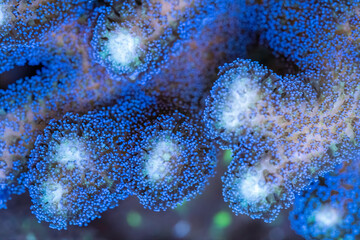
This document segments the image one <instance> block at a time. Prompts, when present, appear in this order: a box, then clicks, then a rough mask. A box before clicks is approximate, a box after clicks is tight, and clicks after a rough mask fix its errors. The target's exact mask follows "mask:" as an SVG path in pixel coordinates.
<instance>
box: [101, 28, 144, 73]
mask: <svg viewBox="0 0 360 240" xmlns="http://www.w3.org/2000/svg"><path fill="white" fill-rule="evenodd" d="M139 47H140V39H139V38H138V37H134V36H132V35H131V34H130V33H129V32H128V31H126V30H121V31H116V32H112V33H111V34H110V36H109V41H108V44H107V48H108V51H109V54H110V57H111V59H112V60H113V61H114V62H116V63H117V64H120V65H123V66H126V65H129V64H131V63H132V62H134V61H136V60H137V59H138V53H137V52H138V49H139Z"/></svg>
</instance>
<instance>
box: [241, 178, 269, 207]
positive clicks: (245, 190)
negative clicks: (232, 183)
mask: <svg viewBox="0 0 360 240" xmlns="http://www.w3.org/2000/svg"><path fill="white" fill-rule="evenodd" d="M260 174H261V173H260V172H259V173H258V175H252V174H249V173H248V174H246V175H245V177H244V178H243V179H242V180H241V181H240V183H239V190H240V194H241V196H242V198H244V199H245V200H247V201H249V202H260V201H262V200H264V199H265V198H266V196H267V195H268V194H269V191H271V187H270V185H269V184H267V183H265V181H264V180H263V179H262V177H261V175H260Z"/></svg>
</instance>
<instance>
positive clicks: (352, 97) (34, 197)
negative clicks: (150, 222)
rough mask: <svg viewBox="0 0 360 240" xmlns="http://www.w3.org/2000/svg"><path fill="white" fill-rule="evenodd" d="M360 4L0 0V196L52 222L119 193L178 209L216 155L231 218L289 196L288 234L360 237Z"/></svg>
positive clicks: (82, 220)
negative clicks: (23, 198)
mask: <svg viewBox="0 0 360 240" xmlns="http://www.w3.org/2000/svg"><path fill="white" fill-rule="evenodd" d="M359 6H360V5H359V2H358V1H338V0H321V1H318V0H309V1H301V0H286V1H275V0H263V1H257V0H237V1H232V0H210V1H204V0H136V1H132V0H102V1H100V0H91V1H84V0H76V1H68V0H64V1H55V0H36V1H35V0H34V1H33V0H29V1H23V0H4V1H0V47H1V48H0V62H1V64H0V81H1V84H0V208H1V209H5V208H7V205H8V203H9V200H10V199H11V198H12V196H14V195H20V194H23V193H25V192H28V193H29V194H30V198H31V201H32V206H31V210H32V213H33V214H34V215H35V216H36V218H37V219H38V220H39V221H43V222H46V223H48V224H50V227H51V228H55V229H59V230H61V229H68V228H71V227H72V226H73V225H75V226H86V225H88V224H89V223H90V222H91V221H93V220H94V219H97V218H100V217H101V216H103V214H104V212H106V211H108V210H109V209H113V208H115V207H117V206H118V205H120V203H122V202H126V201H132V200H131V197H129V196H134V197H135V199H136V198H137V199H138V200H139V202H140V204H141V205H142V206H143V207H144V208H145V209H149V210H153V211H166V210H168V209H174V208H177V207H178V206H181V205H183V204H184V203H185V202H187V201H190V200H193V199H194V198H196V197H197V196H199V195H201V194H202V193H203V192H204V191H205V189H206V186H207V185H208V183H209V182H210V179H211V177H213V176H214V175H215V172H216V168H217V166H218V165H220V167H221V164H217V163H218V159H217V158H218V157H219V156H220V155H221V153H222V152H223V151H227V152H228V153H231V156H232V158H231V162H229V164H228V166H227V170H224V171H222V170H220V171H219V174H221V175H223V177H222V178H221V181H219V180H218V178H215V179H214V181H217V182H220V184H222V194H223V197H224V201H225V202H226V203H228V205H229V206H230V208H231V210H232V211H233V212H234V213H235V214H236V215H238V214H245V215H248V216H249V217H251V218H255V219H262V220H263V221H265V222H272V221H273V220H275V219H276V218H277V216H278V215H279V214H281V213H282V210H283V209H287V208H290V207H291V206H292V205H293V203H294V202H295V206H296V208H294V210H293V212H292V213H291V214H290V219H291V222H292V226H293V228H294V229H295V231H296V232H297V233H299V234H300V235H302V236H304V237H306V238H309V239H312V238H325V239H356V238H358V237H359V236H358V235H359V234H358V231H357V230H356V227H357V226H358V219H357V215H356V214H357V212H358V204H357V198H358V197H357V193H356V191H355V190H356V189H357V185H356V183H357V180H356V179H357V177H358V175H357V170H358V163H357V157H358V153H357V151H358V146H359V141H360V137H359V136H360V131H359V130H360V121H359V118H358V112H359V100H360V88H359V86H358V85H359V79H360V69H359V67H358V65H359V54H358V52H359V36H360V34H359V29H360V28H359V22H360V21H359V20H360V19H359V14H358V13H359ZM12 75H16V76H15V77H12ZM339 166H341V167H339ZM353 169H355V170H353ZM334 170H335V172H331V171H334ZM224 172H225V173H224ZM330 172H331V173H330ZM208 188H210V189H216V188H213V186H212V185H210V186H209V187H208ZM218 194H221V193H218ZM128 197H129V199H128V200H126V201H122V200H125V199H126V198H128ZM136 203H137V202H136ZM132 224H133V225H136V224H134V222H132ZM180 225H181V224H180ZM185 225H186V224H185ZM181 226H184V224H182V225H181ZM334 229H336V231H334ZM179 236H180V235H179Z"/></svg>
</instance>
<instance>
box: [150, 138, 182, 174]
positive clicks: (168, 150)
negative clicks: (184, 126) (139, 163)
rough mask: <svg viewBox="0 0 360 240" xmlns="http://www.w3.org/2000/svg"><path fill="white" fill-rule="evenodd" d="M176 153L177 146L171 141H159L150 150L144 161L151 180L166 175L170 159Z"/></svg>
mask: <svg viewBox="0 0 360 240" xmlns="http://www.w3.org/2000/svg"><path fill="white" fill-rule="evenodd" d="M177 155H178V146H177V145H176V144H174V143H172V142H167V141H161V142H159V143H157V145H156V147H155V148H154V149H153V150H152V151H151V152H150V154H149V159H148V161H147V162H146V166H145V168H146V172H147V174H148V176H149V177H150V179H151V180H153V181H157V180H160V179H163V178H164V177H166V175H168V173H169V170H170V164H171V163H170V160H171V158H172V157H173V156H177Z"/></svg>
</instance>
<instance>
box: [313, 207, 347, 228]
mask: <svg viewBox="0 0 360 240" xmlns="http://www.w3.org/2000/svg"><path fill="white" fill-rule="evenodd" d="M340 219H341V218H340V214H339V212H338V210H336V209H335V208H333V207H331V206H323V207H321V208H320V209H319V210H317V211H316V212H315V221H316V222H317V224H318V225H320V226H322V227H333V226H335V225H336V224H337V223H338V222H339V221H340Z"/></svg>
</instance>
